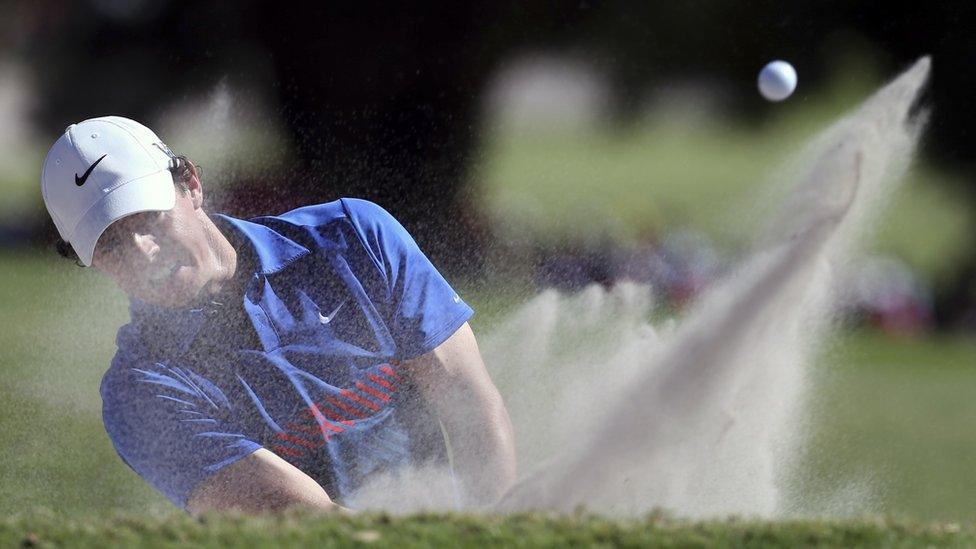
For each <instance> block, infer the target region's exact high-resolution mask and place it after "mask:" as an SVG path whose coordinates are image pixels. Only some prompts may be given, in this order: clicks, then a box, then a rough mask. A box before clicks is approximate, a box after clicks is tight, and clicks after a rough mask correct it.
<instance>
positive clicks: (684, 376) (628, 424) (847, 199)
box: [360, 57, 930, 517]
mask: <svg viewBox="0 0 976 549" xmlns="http://www.w3.org/2000/svg"><path fill="white" fill-rule="evenodd" d="M929 67H930V61H929V59H928V58H927V57H926V58H922V59H921V60H919V61H918V62H916V63H915V65H914V66H912V67H911V68H910V69H909V70H908V71H906V72H905V73H903V74H902V75H901V76H899V77H898V78H897V79H895V80H894V81H893V82H891V83H890V84H888V85H887V86H885V87H884V88H882V89H881V90H879V91H878V92H877V93H875V94H874V95H873V96H872V97H871V98H869V99H868V100H867V101H866V102H865V103H864V104H863V105H862V106H861V107H860V108H859V109H857V110H856V111H855V112H853V113H852V114H850V115H848V116H847V117H845V118H842V119H841V120H840V121H838V122H837V123H835V124H834V125H833V126H832V127H830V128H829V129H827V130H826V131H825V132H824V133H822V134H821V135H820V136H818V137H817V138H816V139H814V141H813V142H812V143H811V144H810V145H809V146H808V147H807V149H806V150H805V151H804V152H803V153H801V154H800V156H799V158H798V159H797V160H795V161H794V162H792V163H790V164H788V166H790V167H791V168H792V169H791V170H790V171H788V172H784V173H788V174H793V175H794V177H791V178H790V179H792V181H794V182H793V183H792V184H791V185H790V188H789V189H787V191H786V197H785V201H784V202H783V203H782V205H781V206H780V207H779V208H778V210H777V211H776V212H775V213H774V215H773V216H772V218H771V220H770V221H769V222H768V224H767V226H766V227H765V228H764V230H762V231H761V233H760V235H759V237H758V238H757V239H756V241H755V243H754V246H753V251H752V252H751V253H750V254H749V255H748V256H747V257H746V258H745V259H744V260H743V261H742V262H741V263H740V265H739V266H738V268H737V269H735V270H734V271H733V272H732V274H731V275H729V276H728V277H726V278H725V279H724V280H722V281H720V282H718V283H716V284H715V285H714V286H713V287H712V288H711V289H710V290H709V291H707V292H706V293H705V294H704V295H703V296H702V297H701V298H700V299H699V300H698V301H697V302H696V303H695V304H694V305H693V306H692V307H691V309H690V310H689V312H688V313H687V315H686V316H685V317H684V318H683V319H682V320H680V321H678V322H672V323H670V324H666V325H664V326H653V325H651V324H650V323H649V322H648V320H647V319H648V318H649V316H650V312H651V310H652V306H653V304H652V303H651V302H650V298H649V295H650V294H649V292H648V291H647V288H642V287H639V286H636V285H621V286H618V287H617V288H615V289H613V290H611V291H609V292H607V291H605V290H603V289H601V288H598V287H592V288H589V289H588V290H586V291H584V292H583V293H582V294H580V295H579V296H575V297H566V296H561V295H559V294H557V293H555V292H545V293H543V294H541V295H539V296H537V297H536V298H534V299H533V300H531V301H530V302H528V303H527V304H525V305H524V306H523V307H522V308H520V309H519V310H518V311H516V312H515V313H514V314H513V315H512V316H511V317H510V318H509V319H508V320H507V321H505V322H503V323H501V324H500V325H499V327H498V328H497V329H496V330H494V331H493V332H491V333H489V334H488V335H487V336H486V337H483V338H482V339H483V341H482V348H483V354H484V356H485V359H486V363H487V364H488V365H489V368H490V369H491V370H492V375H493V377H494V378H495V379H496V381H497V383H498V385H499V387H500V388H501V389H502V391H503V393H504V397H505V400H506V403H507V405H508V407H509V410H510V413H511V415H512V420H513V423H514V425H515V430H516V437H517V442H518V452H519V460H520V467H521V470H522V471H523V473H528V474H527V475H526V476H525V477H524V478H523V480H522V481H520V482H519V483H518V484H517V485H516V486H515V487H514V488H513V489H512V490H511V491H510V492H509V493H508V495H507V496H506V497H505V498H504V499H503V500H502V502H500V504H499V505H498V507H497V508H498V509H499V510H501V511H506V512H507V511H519V510H530V509H552V510H558V511H571V510H573V509H575V508H578V507H580V506H583V507H585V508H587V509H589V510H591V511H597V512H601V513H605V514H615V515H633V514H639V513H644V512H647V511H650V510H652V509H654V508H664V509H668V510H670V511H672V512H675V513H677V514H679V515H682V516H689V517H708V516H722V515H728V514H739V515H750V516H766V517H771V516H781V515H784V514H788V513H790V512H791V508H790V503H789V498H788V496H789V488H790V487H789V486H788V485H786V482H787V480H788V479H787V473H788V472H789V469H790V467H791V466H792V465H793V464H794V459H795V457H796V455H797V454H798V451H799V450H800V449H801V447H802V443H803V440H802V435H801V433H802V429H801V427H802V425H801V422H802V420H803V411H804V409H805V403H804V400H805V399H806V398H807V388H808V387H809V386H810V380H809V379H808V378H809V371H808V367H809V364H810V362H811V359H812V358H813V356H814V355H815V353H816V351H817V350H818V348H819V346H820V343H821V342H822V341H823V339H824V336H825V335H826V333H827V330H828V328H829V327H830V324H831V320H832V318H833V317H834V315H835V309H834V299H833V294H834V293H835V291H836V290H837V288H835V281H836V278H835V276H834V275H835V271H836V270H837V268H838V267H840V266H842V265H843V263H844V262H846V261H848V260H849V259H850V257H851V255H852V254H853V253H854V252H855V251H856V249H855V248H856V247H855V244H856V242H857V241H858V240H861V239H862V237H863V235H864V233H865V231H866V230H868V229H869V228H870V226H871V225H872V221H873V220H874V219H875V218H876V216H877V214H878V213H879V211H880V210H881V209H882V207H883V205H884V204H885V202H886V201H887V199H888V198H889V197H890V196H891V194H892V193H893V191H894V190H895V188H896V187H897V184H898V182H899V181H900V180H901V179H902V177H901V176H902V175H903V173H904V171H905V169H906V168H907V167H908V164H909V161H910V159H911V156H912V153H913V151H914V148H915V145H916V143H917V141H918V138H919V136H920V134H921V131H922V128H923V126H924V123H925V116H924V115H921V114H916V115H912V109H913V107H914V106H915V103H916V101H917V99H918V96H919V92H920V90H921V88H922V86H923V85H924V84H925V82H926V79H927V77H928V73H929ZM788 182H789V181H787V183H788ZM433 477H437V474H436V473H434V472H431V471H425V472H417V474H416V475H413V476H411V475H406V476H401V477H399V478H396V479H392V478H386V479H381V480H378V481H377V482H376V483H374V484H373V485H372V486H371V487H367V488H366V489H365V490H364V491H363V493H362V494H361V496H360V497H361V500H362V501H367V502H371V503H370V504H369V505H368V506H369V507H379V508H385V509H389V510H393V511H408V510H415V509H417V508H448V509H449V508H451V505H450V504H449V503H448V502H450V501H452V498H450V497H447V496H446V494H447V493H448V492H449V490H448V489H447V486H448V485H449V483H448V482H446V481H445V480H444V478H443V475H441V476H440V478H433ZM438 493H441V494H443V495H444V497H441V496H438V495H437V494H438Z"/></svg>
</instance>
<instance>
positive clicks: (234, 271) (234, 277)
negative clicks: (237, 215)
mask: <svg viewBox="0 0 976 549" xmlns="http://www.w3.org/2000/svg"><path fill="white" fill-rule="evenodd" d="M201 215H203V216H204V227H205V229H206V231H207V240H208V241H209V244H210V249H211V252H212V253H213V254H214V263H215V265H216V269H215V273H214V277H213V278H212V279H211V281H210V282H209V283H208V284H207V286H206V287H204V290H203V293H204V296H203V297H204V298H205V299H206V300H207V301H220V298H222V297H224V296H231V295H240V294H241V293H242V292H243V290H244V283H245V282H246V281H247V274H246V269H242V268H241V267H242V265H239V263H238V257H239V256H238V253H237V249H236V248H235V246H234V244H232V243H231V240H230V239H229V238H228V237H227V235H225V234H224V233H223V232H221V230H220V228H219V227H217V225H216V224H215V223H214V222H213V220H212V219H211V218H210V216H208V215H207V214H206V213H203V212H202V211H201ZM225 299H226V298H225Z"/></svg>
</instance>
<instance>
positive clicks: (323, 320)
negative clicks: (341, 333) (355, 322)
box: [319, 301, 346, 324]
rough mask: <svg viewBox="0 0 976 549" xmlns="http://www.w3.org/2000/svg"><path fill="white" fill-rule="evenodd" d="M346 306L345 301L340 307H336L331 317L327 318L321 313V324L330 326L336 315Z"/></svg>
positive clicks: (330, 314)
mask: <svg viewBox="0 0 976 549" xmlns="http://www.w3.org/2000/svg"><path fill="white" fill-rule="evenodd" d="M345 304H346V302H345V301H343V302H342V303H340V304H339V306H338V307H336V308H335V309H334V310H333V311H332V312H331V313H329V316H325V315H323V314H322V313H319V322H321V323H322V324H328V323H330V322H332V320H333V319H335V315H336V314H338V312H339V309H341V308H342V306H343V305H345Z"/></svg>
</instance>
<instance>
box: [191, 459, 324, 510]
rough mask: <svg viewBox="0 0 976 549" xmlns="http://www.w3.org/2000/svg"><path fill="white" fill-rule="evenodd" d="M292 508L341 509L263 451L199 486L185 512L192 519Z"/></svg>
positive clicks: (314, 485)
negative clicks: (221, 513)
mask: <svg viewBox="0 0 976 549" xmlns="http://www.w3.org/2000/svg"><path fill="white" fill-rule="evenodd" d="M294 506H302V507H311V508H315V509H321V510H324V511H336V510H340V509H342V507H340V506H339V505H336V504H335V503H333V501H332V499H331V498H329V495H328V494H326V493H325V490H323V489H322V487H321V486H319V484H318V483H317V482H315V481H314V480H312V478H311V477H310V476H308V475H306V474H305V473H303V472H302V471H301V470H299V469H298V468H297V467H295V466H293V465H292V464H290V463H288V462H287V461H285V460H283V459H281V458H280V457H278V456H277V455H276V454H274V453H273V452H271V451H269V450H266V449H264V448H262V449H260V450H258V451H256V452H254V453H253V454H251V455H249V456H247V457H246V458H243V459H241V460H239V461H237V462H235V463H232V464H231V465H228V466H227V467H224V468H223V469H221V470H220V471H218V472H217V473H216V474H214V475H213V476H212V477H210V478H208V479H207V480H205V481H203V482H202V483H200V486H198V487H197V488H196V489H195V490H194V491H193V493H192V494H190V498H189V500H188V501H187V504H186V510H187V511H189V512H190V513H191V514H193V515H199V514H200V513H203V512H205V511H225V510H230V509H235V510H240V511H244V512H246V513H259V512H267V511H279V510H281V509H285V508H287V507H294Z"/></svg>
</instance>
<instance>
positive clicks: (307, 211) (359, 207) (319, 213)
mask: <svg viewBox="0 0 976 549" xmlns="http://www.w3.org/2000/svg"><path fill="white" fill-rule="evenodd" d="M387 217H390V214H389V213H388V212H387V211H386V210H384V209H383V208H382V207H381V206H380V205H378V204H376V203H373V202H370V201H369V200H364V199H361V198H340V199H338V200H333V201H332V202H325V203H322V204H313V205H310V206H303V207H301V208H296V209H294V210H291V211H288V212H285V213H283V214H281V215H276V216H266V217H260V218H257V219H256V220H255V221H258V222H274V221H278V222H284V223H288V224H291V225H295V226H300V227H321V226H323V225H329V224H331V223H334V222H336V221H350V222H352V223H353V224H354V225H355V224H358V223H361V222H363V221H368V220H372V219H376V218H380V219H385V218H387Z"/></svg>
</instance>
